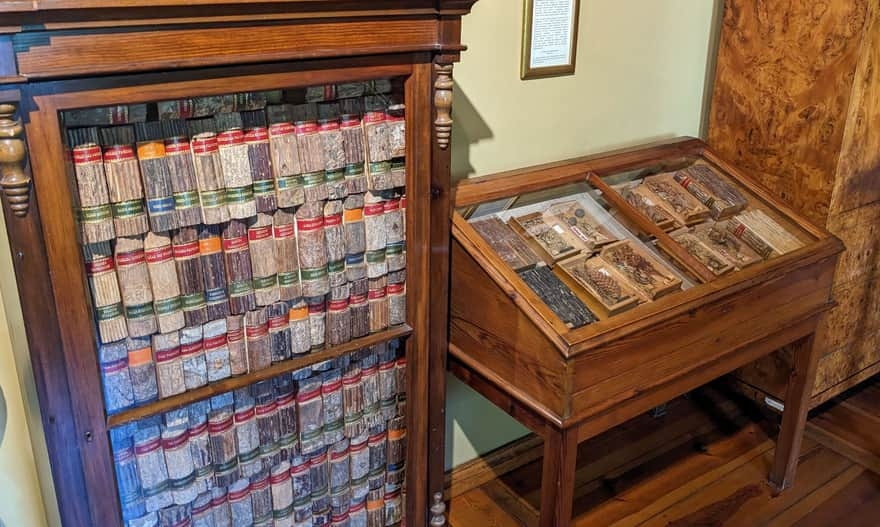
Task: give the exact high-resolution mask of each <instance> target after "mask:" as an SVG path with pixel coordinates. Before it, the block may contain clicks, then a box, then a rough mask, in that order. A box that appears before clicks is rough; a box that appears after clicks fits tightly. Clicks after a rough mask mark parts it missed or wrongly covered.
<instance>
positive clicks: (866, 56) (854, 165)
mask: <svg viewBox="0 0 880 527" xmlns="http://www.w3.org/2000/svg"><path fill="white" fill-rule="evenodd" d="M878 66H880V5H878V4H877V2H869V3H868V20H867V22H866V23H865V30H864V37H863V39H862V45H861V53H860V56H859V61H858V64H857V66H856V71H855V77H854V78H853V81H852V95H851V96H850V103H849V111H848V115H847V123H846V131H845V132H844V135H843V144H842V145H841V151H840V159H839V161H838V163H837V174H836V177H835V179H834V193H833V195H832V198H831V212H832V213H833V214H840V213H843V212H847V211H849V210H852V209H857V208H860V207H863V206H865V205H868V204H870V203H874V202H876V201H878V200H880V152H878V151H877V148H875V147H874V146H873V145H877V144H880V143H878V142H880V67H878Z"/></svg>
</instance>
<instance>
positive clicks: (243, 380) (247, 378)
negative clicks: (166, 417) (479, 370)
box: [107, 324, 413, 428]
mask: <svg viewBox="0 0 880 527" xmlns="http://www.w3.org/2000/svg"><path fill="white" fill-rule="evenodd" d="M412 331H413V329H412V327H410V326H409V325H407V324H403V325H401V326H397V327H393V328H391V329H388V330H385V331H381V332H379V333H374V334H372V335H367V336H366V337H362V338H359V339H354V340H352V341H351V342H348V343H346V344H343V345H341V346H334V347H332V348H327V349H324V350H322V351H318V352H316V353H309V354H307V355H303V356H302V357H296V358H293V359H290V360H286V361H284V362H279V363H277V364H273V365H272V366H270V367H268V368H266V369H264V370H259V371H255V372H251V373H248V374H245V375H240V376H238V377H230V378H228V379H223V380H221V381H217V382H213V383H211V384H208V385H206V386H202V387H201V388H196V389H195V390H190V391H188V392H184V393H182V394H180V395H175V396H173V397H168V398H166V399H159V400H158V401H153V402H151V403H148V404H145V405H143V406H138V407H137V408H131V409H129V410H125V411H122V412H119V413H117V414H113V415H111V416H108V417H107V426H108V427H110V428H112V427H115V426H119V425H123V424H126V423H130V422H132V421H136V420H138V419H143V418H144V417H150V416H152V415H156V414H161V413H164V412H167V411H169V410H174V409H175V408H179V407H181V406H185V405H187V404H190V403H194V402H196V401H200V400H202V399H207V398H208V397H213V396H214V395H218V394H221V393H226V392H228V391H232V390H236V389H238V388H243V387H245V386H248V385H250V384H253V383H255V382H260V381H264V380H266V379H271V378H273V377H277V376H278V375H281V374H283V373H287V372H291V371H294V370H298V369H300V368H305V367H306V366H309V365H312V364H315V363H318V362H322V361H325V360H330V359H334V358H336V357H339V356H341V355H345V354H346V353H350V352H352V351H355V350H359V349H361V348H367V347H370V346H373V345H375V344H378V343H380V342H385V341H388V340H393V339H396V338H400V337H406V336H408V335H410V334H411V333H412Z"/></svg>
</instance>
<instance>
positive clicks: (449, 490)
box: [443, 434, 544, 501]
mask: <svg viewBox="0 0 880 527" xmlns="http://www.w3.org/2000/svg"><path fill="white" fill-rule="evenodd" d="M543 445H544V443H543V441H542V440H541V438H540V437H538V436H536V435H534V434H529V435H526V436H524V437H522V438H520V439H517V440H515V441H512V442H510V443H507V444H506V445H504V446H500V447H498V448H496V449H495V450H493V451H491V452H489V453H488V454H485V455H483V456H480V457H478V458H476V459H473V460H471V461H468V462H466V463H462V464H461V465H459V466H457V467H455V468H453V469H452V470H450V471H448V472H447V473H446V481H445V486H444V489H443V496H444V498H445V499H446V501H449V500H450V499H452V498H454V497H456V496H460V495H462V494H464V493H465V492H467V491H469V490H472V489H475V488H477V487H479V486H480V485H482V484H484V483H486V482H488V481H491V480H493V479H495V478H498V477H500V476H503V475H504V474H507V473H508V472H511V471H513V470H516V469H518V468H520V467H522V466H525V465H528V464H529V463H531V462H532V461H535V460H536V459H539V458H540V457H541V456H542V455H543V453H544V449H543Z"/></svg>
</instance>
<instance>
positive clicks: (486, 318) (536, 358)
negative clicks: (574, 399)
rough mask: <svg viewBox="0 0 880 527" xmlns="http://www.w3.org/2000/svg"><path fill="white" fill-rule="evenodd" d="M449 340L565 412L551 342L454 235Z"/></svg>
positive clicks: (559, 363)
mask: <svg viewBox="0 0 880 527" xmlns="http://www.w3.org/2000/svg"><path fill="white" fill-rule="evenodd" d="M452 268H453V269H455V272H454V273H452V290H451V299H452V301H451V311H450V312H451V321H450V322H451V328H450V342H451V343H453V344H455V345H456V346H457V347H458V348H460V349H461V350H462V351H463V352H464V353H466V354H467V355H468V356H469V357H470V358H471V359H472V360H473V361H475V362H477V363H480V364H482V365H484V366H485V368H487V369H489V370H491V371H492V372H493V373H494V374H496V375H498V376H500V377H501V378H502V379H504V380H505V381H507V383H509V385H510V386H511V387H514V388H515V389H516V390H518V391H521V392H522V393H524V394H526V395H527V396H529V397H531V398H532V399H533V400H534V401H537V402H538V403H540V404H542V405H544V406H545V407H546V408H547V409H549V410H550V411H551V412H553V413H554V414H556V415H557V416H559V417H564V414H565V407H566V399H567V386H566V380H565V377H566V369H565V362H564V361H563V359H562V357H561V355H559V353H558V351H557V349H556V347H555V346H554V345H553V343H551V342H550V341H549V340H548V339H547V338H546V337H545V336H544V335H543V334H542V333H541V332H540V331H539V330H538V329H537V328H536V327H535V326H534V325H533V324H532V322H531V321H530V320H529V319H528V317H526V316H525V315H524V314H523V313H522V312H521V311H520V310H519V308H518V307H517V306H516V304H514V303H513V301H512V300H511V299H510V298H509V297H508V296H507V295H506V294H505V293H504V291H503V290H502V289H501V288H500V287H498V285H496V284H495V283H494V282H493V281H492V279H491V278H490V277H489V275H487V274H486V273H485V272H484V271H483V270H482V269H481V268H480V266H479V265H478V264H477V262H476V261H475V260H474V259H473V258H471V256H470V255H469V254H468V253H467V252H466V251H465V250H464V249H463V248H462V247H461V245H460V244H459V243H458V242H456V241H453V243H452Z"/></svg>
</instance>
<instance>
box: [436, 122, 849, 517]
mask: <svg viewBox="0 0 880 527" xmlns="http://www.w3.org/2000/svg"><path fill="white" fill-rule="evenodd" d="M694 164H697V165H699V164H708V165H710V166H711V167H713V169H714V170H715V171H716V172H717V174H719V177H720V178H721V179H723V180H724V181H725V182H727V183H729V184H730V185H731V186H732V187H733V188H735V189H736V192H737V193H740V194H741V195H742V196H743V197H744V198H745V201H746V202H747V205H746V211H749V210H759V211H761V212H762V213H763V214H766V215H767V216H769V217H772V219H773V221H774V222H775V223H777V224H778V225H779V226H780V227H782V228H784V230H785V231H786V232H788V233H789V234H790V235H792V236H793V237H795V238H796V239H797V240H798V241H799V243H800V244H801V245H802V247H801V248H799V249H795V250H791V251H788V252H785V254H781V255H771V256H770V257H769V258H765V259H762V260H761V261H759V262H754V263H753V261H751V260H749V259H743V260H741V261H739V263H737V262H735V261H731V262H729V265H730V266H731V267H734V266H735V267H737V270H732V271H728V272H725V273H723V274H717V273H715V272H713V271H712V270H711V269H710V268H709V267H707V266H706V265H705V264H704V263H703V261H701V259H698V258H695V257H694V255H692V254H691V253H690V252H689V251H688V250H687V249H686V248H685V247H683V246H682V245H679V244H677V243H676V242H675V240H674V239H673V238H672V236H671V235H670V234H669V233H667V232H665V231H664V230H663V229H661V228H660V227H658V226H657V225H656V224H655V223H654V222H653V221H652V220H651V219H650V218H649V217H647V216H645V215H643V214H641V213H639V212H638V211H636V209H634V208H633V207H632V206H631V205H630V204H629V203H628V202H627V200H626V199H625V198H623V196H622V195H621V194H620V193H619V192H618V191H617V190H615V189H617V188H620V189H624V188H626V187H628V186H630V185H632V184H638V183H639V182H640V181H641V180H643V179H644V178H646V177H650V176H652V175H654V174H658V173H666V172H674V173H676V174H678V171H679V170H683V171H685V172H686V171H687V170H688V169H689V168H688V167H691V166H694ZM572 196H578V197H579V198H580V199H582V200H584V202H585V203H586V202H589V201H592V203H594V204H595V205H596V206H598V207H599V208H603V209H605V210H604V212H603V211H602V210H599V211H598V212H597V214H600V215H603V214H604V216H607V218H606V219H605V220H603V221H605V222H606V223H605V226H606V227H608V228H609V230H610V231H611V232H612V233H615V234H617V233H620V235H621V236H622V237H627V238H628V240H629V241H624V242H618V243H619V244H620V243H629V244H633V247H634V248H637V250H636V251H635V252H640V251H648V252H650V253H651V255H652V258H656V259H657V260H658V261H659V262H660V264H661V265H662V266H663V267H664V268H665V269H668V270H671V271H672V272H673V273H674V274H675V275H676V276H677V277H678V278H679V279H680V281H681V284H682V287H681V288H680V289H678V288H676V290H674V291H671V292H669V291H665V290H664V291H665V294H663V295H662V296H656V295H655V296H654V297H653V298H654V299H653V300H652V299H651V297H650V296H646V295H641V298H640V299H639V302H638V303H637V304H638V305H635V306H633V307H629V308H628V309H627V308H626V307H627V306H625V305H624V306H617V305H613V304H612V307H613V308H614V309H611V310H609V309H607V307H606V308H605V309H601V307H603V306H602V304H601V302H596V301H595V300H596V299H595V298H594V301H592V302H590V301H589V300H588V299H589V293H590V292H589V290H587V289H583V290H580V291H578V293H579V294H580V295H581V296H582V298H585V299H587V300H588V301H587V302H585V304H586V305H587V306H588V307H590V308H594V309H593V312H594V314H595V315H597V318H598V321H597V322H594V323H592V324H588V325H585V326H583V327H575V328H570V327H568V326H567V325H565V324H563V323H562V322H561V320H560V319H559V317H558V316H557V315H556V314H555V313H554V312H553V311H552V309H551V308H550V307H548V305H546V304H545V303H544V302H542V301H541V300H540V299H539V298H538V295H536V293H535V292H534V291H532V290H531V289H529V287H527V286H526V284H525V283H524V282H523V281H522V279H521V278H520V277H519V276H518V275H517V273H516V272H515V271H514V270H513V269H511V268H510V267H508V266H507V265H506V264H505V263H504V261H503V260H501V259H500V258H499V257H498V256H497V255H496V254H495V252H494V251H493V250H492V248H491V246H490V245H489V244H488V243H487V241H486V240H484V239H483V238H482V237H481V236H480V235H479V234H478V233H477V232H476V231H475V230H473V229H472V228H471V227H470V225H469V223H468V221H469V219H478V218H483V217H491V216H493V215H494V216H497V217H499V218H500V219H502V220H504V219H506V218H508V217H514V216H518V215H520V214H521V212H520V211H521V210H522V211H524V212H534V211H535V210H538V209H540V208H542V207H546V206H547V205H548V204H549V203H553V202H554V200H559V199H571V197H572ZM513 197H517V199H516V202H515V203H516V207H517V208H515V209H512V210H503V209H504V206H503V205H500V204H503V203H505V202H507V201H508V200H509V199H510V198H513ZM454 204H455V206H456V207H458V209H457V210H458V211H457V212H455V213H454V214H453V247H452V289H451V315H450V317H451V329H450V344H449V353H450V365H451V370H452V371H453V373H455V374H456V375H457V376H458V377H460V378H461V379H462V380H463V381H465V382H466V383H468V384H469V385H470V386H472V387H474V388H475V389H476V390H477V391H479V392H481V393H482V394H484V395H485V396H486V397H487V398H488V399H490V400H491V401H492V402H494V403H495V404H496V405H498V406H499V407H500V408H502V409H503V410H505V411H506V412H508V413H510V414H511V415H512V416H513V417H515V418H516V419H518V420H519V421H521V422H522V423H523V424H524V425H526V426H527V427H528V428H530V429H531V430H532V431H533V432H535V433H536V434H538V435H539V436H541V437H543V439H544V469H543V476H542V485H541V487H542V490H541V493H542V496H541V522H540V524H541V525H542V526H548V527H549V526H551V525H557V526H558V525H568V524H569V521H570V517H571V501H572V493H573V484H574V469H575V459H574V457H575V455H576V450H577V445H578V443H580V442H582V441H584V440H586V439H588V438H590V437H593V436H595V435H597V434H599V433H601V432H602V431H604V430H607V429H609V428H611V427H613V426H615V425H617V424H620V423H622V422H624V421H626V420H627V419H629V418H631V417H633V416H635V415H637V414H639V413H641V412H645V411H647V410H649V409H651V408H652V407H655V406H657V405H659V404H661V403H663V402H666V401H668V400H669V399H671V398H673V397H676V396H678V395H680V394H683V393H685V392H687V391H689V390H691V389H693V388H695V387H697V386H700V385H702V384H704V383H706V382H708V381H710V380H712V379H714V378H716V377H719V376H721V375H724V374H726V373H729V372H731V371H733V370H735V369H736V368H738V367H741V366H743V365H745V364H748V363H750V362H752V361H754V360H756V359H757V358H759V357H763V356H765V355H768V354H770V353H772V352H773V351H774V350H776V349H778V348H780V347H782V346H785V345H788V344H794V346H793V349H794V350H795V360H794V362H793V364H794V365H793V367H792V369H791V371H790V374H789V380H788V397H787V398H786V401H787V403H786V408H785V413H784V417H783V423H782V429H781V432H780V436H779V440H778V446H777V453H776V461H775V463H774V466H773V467H772V470H771V472H770V482H771V484H772V485H773V486H774V487H775V489H776V490H777V491H782V490H783V489H785V488H786V487H788V486H790V485H791V482H792V478H793V477H794V473H795V467H796V462H797V458H798V452H799V449H800V441H801V437H802V433H803V425H804V420H805V417H806V412H807V409H808V401H809V395H810V389H811V386H812V384H813V380H814V376H815V371H816V363H817V361H818V354H817V353H816V352H815V350H814V347H813V334H814V333H815V331H816V327H817V325H818V324H819V322H820V321H821V320H822V318H823V316H824V314H825V313H826V311H828V310H829V309H830V308H831V307H832V306H833V301H832V299H831V280H832V276H833V273H834V267H835V264H836V261H837V257H838V254H839V253H840V252H841V250H842V245H841V243H840V241H839V240H838V239H837V238H835V237H834V236H832V235H830V234H829V233H827V232H826V231H824V230H823V229H820V228H817V227H815V226H813V225H812V224H811V223H810V222H809V221H807V220H806V219H804V218H803V217H802V216H800V215H799V214H797V213H795V212H794V211H792V210H791V209H789V208H788V207H786V206H784V205H782V204H781V203H779V202H778V201H777V200H776V199H774V198H772V197H771V196H770V194H769V193H768V192H767V191H766V190H764V189H763V188H761V187H760V186H758V185H757V184H755V183H754V182H753V181H752V180H750V179H748V178H746V177H744V176H743V175H742V174H741V173H740V172H739V171H738V170H737V169H736V168H735V167H733V166H731V165H729V164H727V163H725V162H724V161H723V160H721V159H719V158H718V157H717V156H716V155H715V154H714V153H713V152H712V151H711V150H710V149H709V148H707V147H706V145H705V144H704V143H703V142H701V141H699V140H697V139H687V138H685V139H679V140H675V141H672V142H668V143H665V144H660V145H656V146H648V147H644V148H637V149H633V150H628V151H622V152H615V153H610V154H601V155H597V156H591V157H586V158H580V159H574V160H569V161H563V162H558V163H552V164H549V165H543V166H537V167H532V168H526V169H520V170H515V171H511V172H507V173H501V174H496V175H492V176H485V177H480V178H474V179H469V180H466V181H463V182H461V183H460V184H459V185H458V187H457V188H456V192H455V200H454ZM594 215H595V214H594ZM604 216H603V217H604ZM733 217H734V218H735V217H737V216H736V215H735V214H734V215H733ZM706 221H708V222H715V221H716V220H715V219H711V218H710V219H708V220H706ZM722 221H724V220H723V219H722ZM612 222H613V223H612ZM710 225H711V226H717V227H719V230H718V233H717V235H718V236H719V239H721V238H720V237H722V236H724V235H726V233H727V230H726V229H725V230H720V228H721V227H726V224H724V223H720V224H717V225H716V224H714V223H711V224H710ZM697 228H699V226H697ZM733 234H734V239H735V240H737V241H738V242H739V241H742V240H741V239H740V238H737V237H736V236H738V235H743V233H742V232H740V231H735V232H733ZM611 247H614V246H611ZM608 249H609V247H606V248H604V249H600V250H597V251H596V252H595V253H593V254H582V255H580V256H578V257H576V259H575V260H571V261H566V260H563V261H562V262H560V263H557V264H556V265H555V267H554V272H555V273H556V274H559V275H560V276H562V277H563V278H564V282H565V283H567V284H569V285H572V286H574V285H576V282H577V280H575V279H573V277H572V275H571V273H570V267H571V266H572V265H577V263H578V260H577V259H578V258H580V259H584V258H587V259H590V258H597V257H599V258H601V257H602V256H603V253H606V256H607V251H608ZM572 262H573V263H572ZM748 264H751V265H748ZM636 267H638V266H636ZM560 268H561V269H560ZM608 274H609V275H611V274H613V273H610V272H609V273H608ZM599 278H601V277H599ZM615 278H620V273H618V276H617V277H615ZM641 278H642V279H645V280H647V279H648V277H647V276H642V277H641ZM600 281H601V280H600ZM608 287H610V288H613V283H610V282H609V284H608ZM584 294H587V295H588V296H586V297H584V296H583V295H584ZM625 296H626V295H621V298H622V299H623V298H624V297H625ZM606 304H607V302H606ZM490 306H491V307H490Z"/></svg>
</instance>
